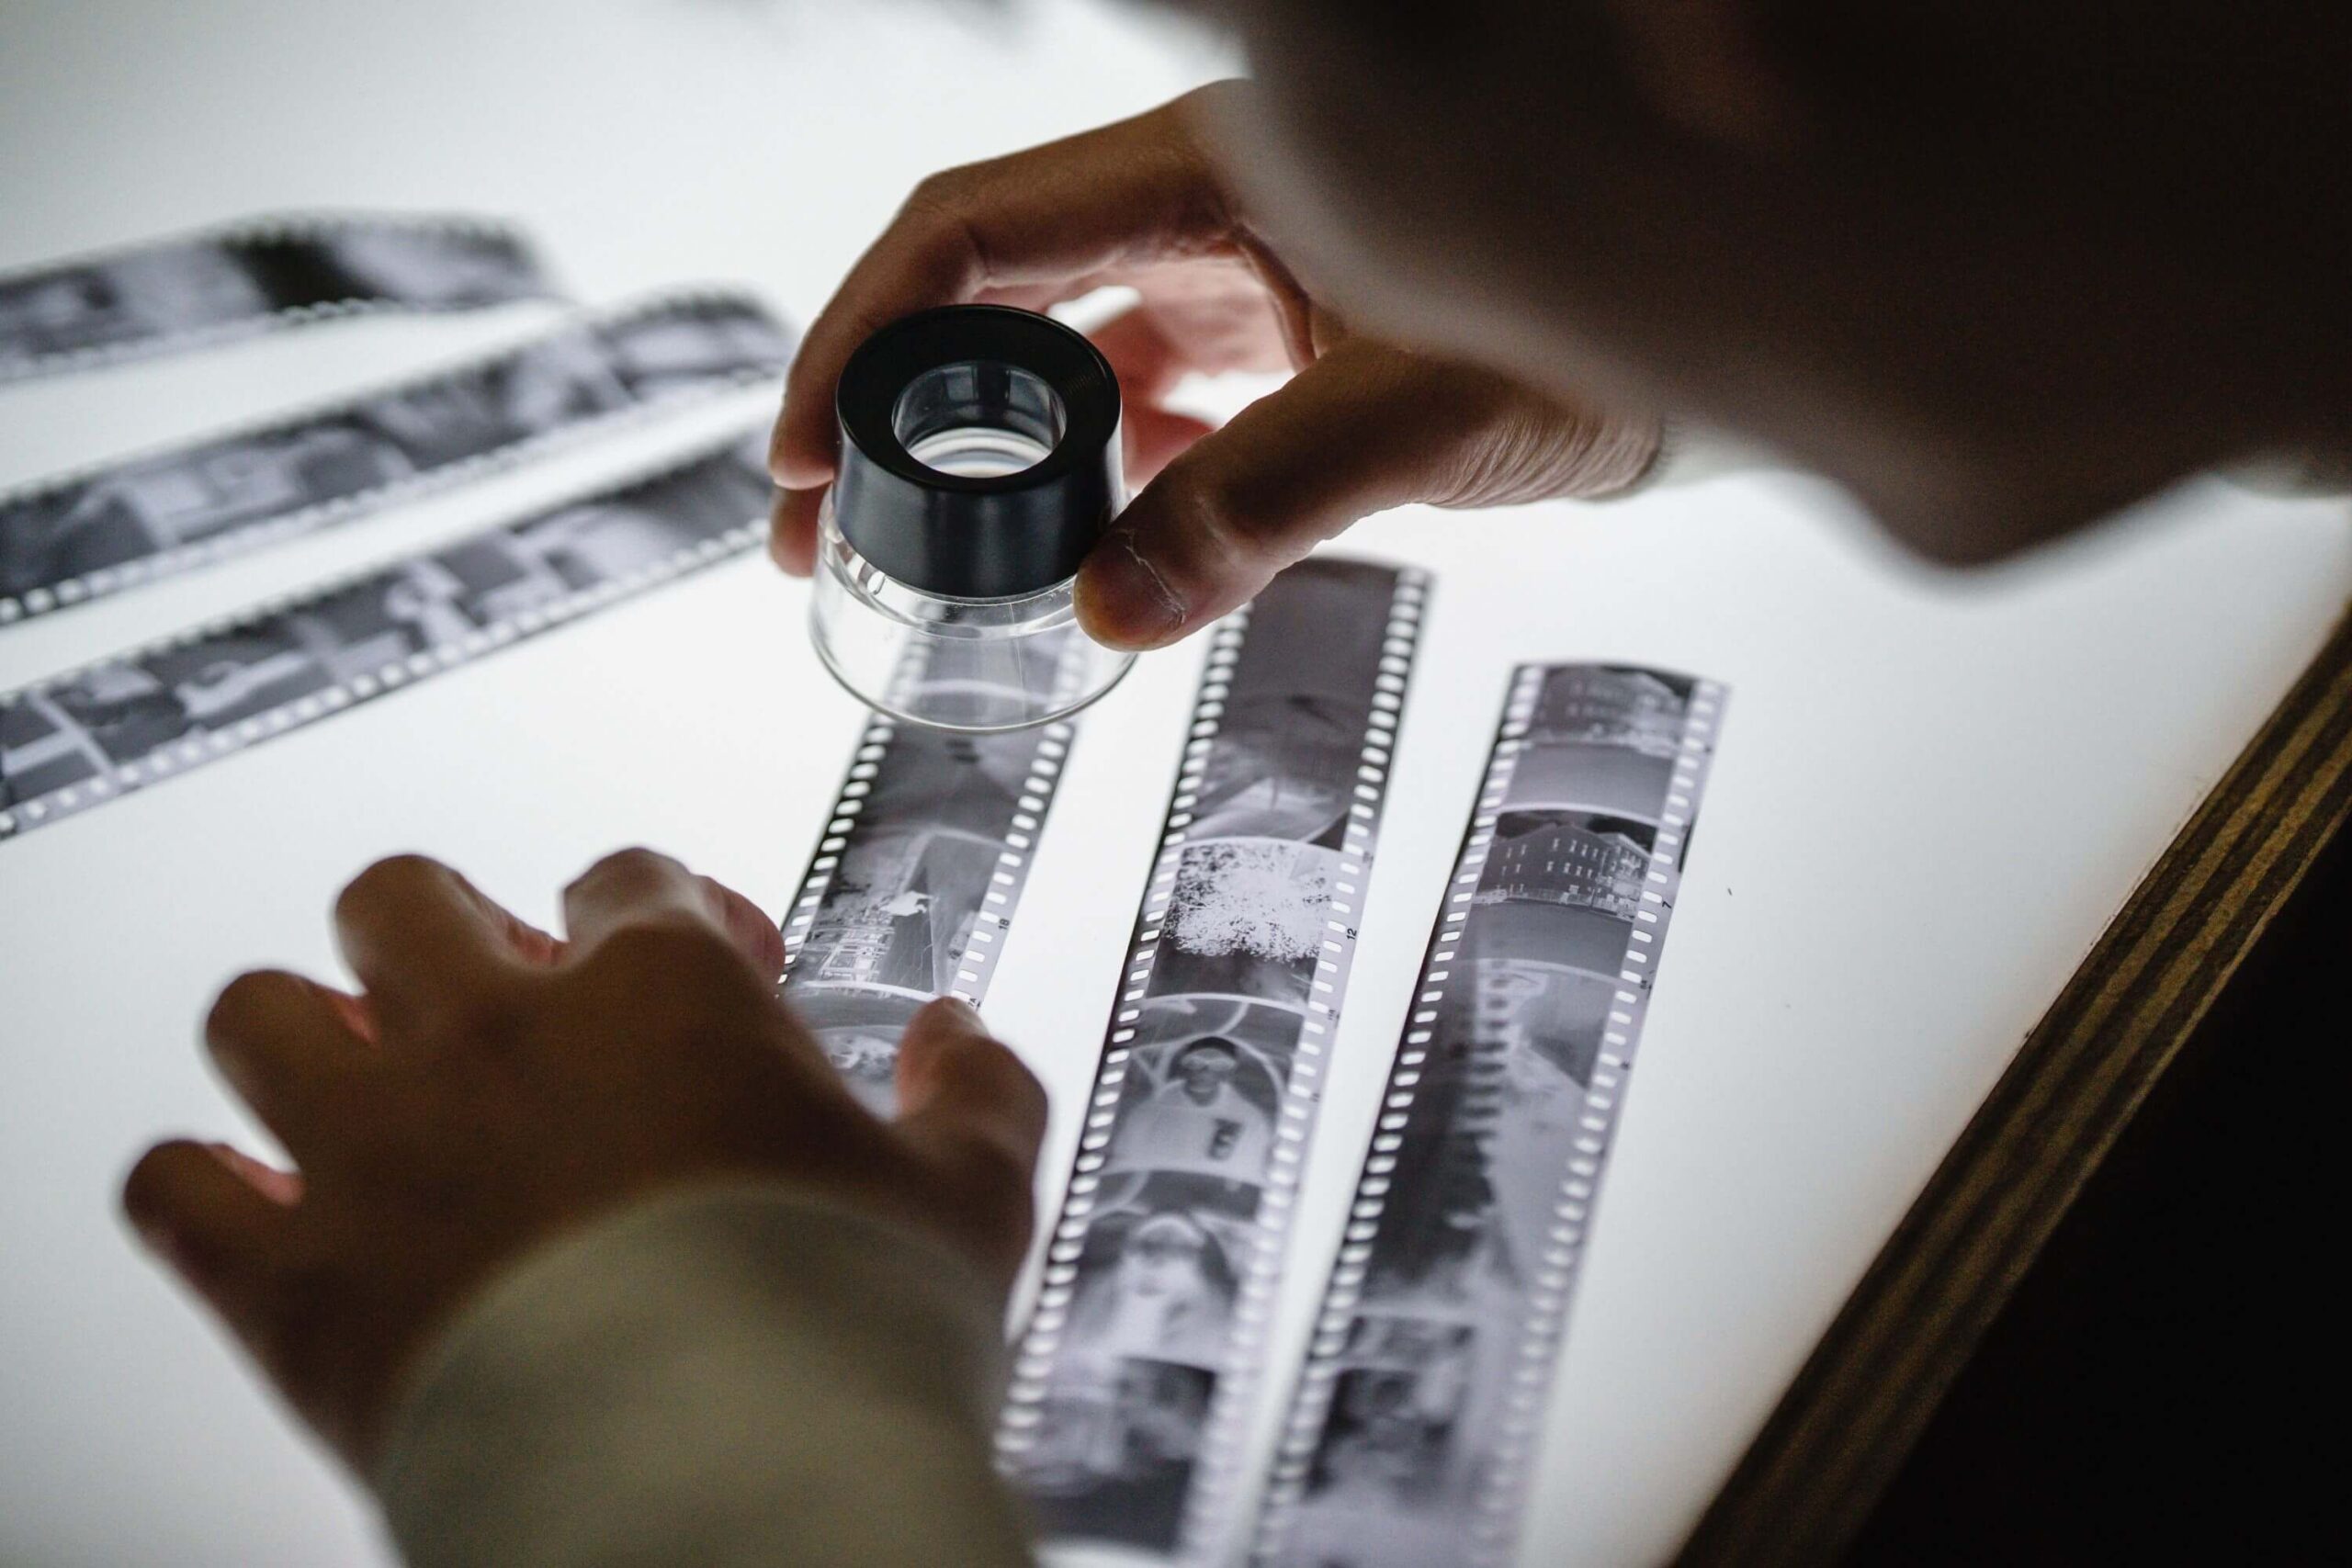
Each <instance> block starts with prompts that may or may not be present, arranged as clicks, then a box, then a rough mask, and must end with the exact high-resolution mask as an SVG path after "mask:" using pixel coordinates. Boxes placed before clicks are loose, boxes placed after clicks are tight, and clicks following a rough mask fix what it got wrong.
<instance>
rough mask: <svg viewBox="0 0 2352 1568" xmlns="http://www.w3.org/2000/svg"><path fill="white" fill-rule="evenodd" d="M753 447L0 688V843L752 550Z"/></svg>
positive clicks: (739, 445) (756, 471) (767, 492)
mask: <svg viewBox="0 0 2352 1568" xmlns="http://www.w3.org/2000/svg"><path fill="white" fill-rule="evenodd" d="M773 493H774V492H773V488H772V486H771V484H770V482H769V479H768V477H767V473H766V468H765V463H764V449H763V446H762V444H761V442H760V440H759V438H757V437H753V436H748V435H738V436H735V437H731V438H730V439H729V442H728V443H727V444H726V445H725V446H722V447H719V448H717V449H715V450H711V451H707V452H706V453H704V454H703V455H701V456H699V457H695V458H692V459H690V460H688V461H686V462H684V463H683V464H680V465H678V466H675V467H672V468H664V469H662V470H661V471H659V472H656V473H653V474H651V475H649V476H647V477H645V478H642V479H636V480H634V481H632V482H630V483H628V484H625V485H622V486H619V487H616V488H615V489H611V490H607V491H602V492H599V493H597V494H595V495H593V496H590V497H588V498H586V499H583V500H581V501H576V502H570V503H568V504H566V505H563V506H560V507H557V508H555V509H554V510H552V511H548V512H545V513H538V514H537V515H534V516H530V517H526V518H523V519H520V520H518V521H515V522H511V523H503V524H500V525H496V526H494V527H490V528H485V529H483V530H481V532H479V533H476V534H473V535H469V536H467V537H465V538H463V539H460V540H458V541H457V542H456V543H453V544H448V545H444V546H442V547H439V548H437V549H433V550H428V551H424V552H422V553H420V554H417V555H414V556H411V557H409V558H406V559H403V560H399V561H395V562H393V563H391V564H390V565H387V566H381V567H377V568H374V569H371V570H368V571H366V572H363V573H361V574H359V575H357V576H355V577H351V578H347V579H345V580H343V581H339V582H336V583H333V584H329V585H326V586H324V587H320V588H314V589H311V590H308V591H306V592H301V593H300V594H296V595H293V596H290V597H288V598H285V599H280V600H277V601H273V602H272V603H269V604H263V605H260V606H257V607H255V608H254V609H251V610H248V611H245V612H243V613H242V614H240V615H235V616H232V617H229V618H226V619H223V620H220V621H215V622H212V623H210V624H209V625H207V626H200V627H198V628H197V629H196V630H194V631H191V632H188V633H186V634H183V635H181V636H179V637H172V638H169V639H167V640H165V641H163V642H159V643H155V644H153V645H151V646H149V647H147V648H145V649H140V650H138V651H136V652H132V653H128V654H123V655H121V656H119V657H117V658H113V659H108V660H102V661H101V662H99V663H96V664H92V665H87V666H85V667H84V668H82V669H80V670H76V671H71V672H69V673H67V674H64V675H60V676H56V677H53V678H51V679H50V680H46V681H43V682H39V683H37V684H35V685H32V686H28V687H25V688H23V689H20V690H18V691H15V692H10V693H6V694H0V839H5V838H7V837H10V836H12V835H14V834H17V833H23V832H26V831H28V830H30V829H34V828H39V827H41V826H43V825H45V824H47V823H51V822H54V821H57V820H58V819H60V818H64V817H69V816H72V815H74V813H76V812H79V811H84V810H87V809H88V808H90V807H94V806H98V805H101V804H103V803H105V802H107V801H108V800H112V799H115V798H117V797H119V796H120V795H127V794H129V793H130V792H131V791H134V790H139V789H145V788H148V787H150V786H151V785H153V784H158V783H161V782H162V781H164V780H165V779H168V778H171V777H174V776H175V775H177V774H179V773H186V772H187V771H188V770H189V769H191V768H197V767H201V766H203V765H204V764H205V763H207V762H209V761H215V760H216V759H218V758H220V757H222V756H225V755H227V754H228V753H230V752H232V751H235V750H242V749H243V748H244V747H247V746H252V745H254V744H257V743H259V742H261V741H264V740H266V739H270V738H272V737H274V736H277V735H280V734H283V733H285V732H286V731H287V730H289V729H294V728H300V727H301V726H303V725H307V724H311V723H315V722H317V721H318V720H320V719H322V718H325V717H327V716H330V715H333V714H336V713H340V712H342V711H344V710H345V709H346V708H349V707H352V706H354V705H357V704H360V703H364V702H368V701H370V700H372V699H374V698H376V697H379V696H381V695H383V694H386V693H388V692H390V691H394V690H397V689H398V688H400V687H402V686H405V685H409V684H412V683H413V682H418V681H423V680H426V679H429V678H431V677H433V676H435V675H437V674H439V673H440V672H442V671H445V670H447V669H449V668H451V667H453V666H455V665H458V664H462V663H464V662H466V661H468V660H472V659H476V658H479V657H481V655H483V654H485V653H489V652H492V651H493V650H495V649H500V648H503V647H505V646H507V645H508V644H510V643H514V642H516V641H519V640H521V639H523V638H525V637H533V636H536V635H537V634H538V633H540V632H543V631H547V630H548V629H550V628H552V627H554V626H560V625H562V624H564V623H565V622H567V621H570V620H573V619H575V618H577V617H579V616H581V615H587V614H590V613H592V612H594V611H595V610H597V609H600V608H602V607H603V606H605V605H606V604H611V603H613V602H614V601H616V600H618V599H623V598H626V597H628V596H629V595H631V594H634V593H637V592H642V591H644V590H645V589H648V588H650V587H651V586H653V585H654V584H657V583H660V582H664V581H669V580H671V579H673V578H675V577H678V576H680V575H682V574H684V573H686V572H689V571H693V570H696V569H698V568H700V567H704V566H707V565H709V564H711V563H713V562H715V561H718V560H723V559H725V558H728V557H729V556H733V555H737V554H740V553H741V552H742V551H744V550H747V549H750V548H751V547H753V546H754V545H755V544H757V543H758V542H759V540H760V539H761V538H762V537H763V536H764V535H765V532H766V514H767V507H768V502H769V499H770V497H771V495H772V494H773Z"/></svg>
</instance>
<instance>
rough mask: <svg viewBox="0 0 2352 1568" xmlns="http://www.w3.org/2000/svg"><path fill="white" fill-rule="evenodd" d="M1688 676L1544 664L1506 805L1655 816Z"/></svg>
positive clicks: (1677, 741)
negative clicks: (1550, 667)
mask: <svg viewBox="0 0 2352 1568" xmlns="http://www.w3.org/2000/svg"><path fill="white" fill-rule="evenodd" d="M1693 684H1694V683H1693V682H1691V679H1690V678H1689V677H1688V676H1684V675H1673V674H1668V673H1666V672H1664V671H1656V670H1635V669H1630V668H1627V667H1625V666H1623V665H1613V664H1568V665H1562V666H1560V667H1559V668H1557V669H1555V670H1553V671H1549V672H1548V673H1547V674H1546V675H1545V677H1544V684H1543V687H1542V690H1541V692H1540V693H1539V694H1538V695H1537V698H1536V703H1535V711H1534V714H1533V716H1532V717H1531V719H1530V720H1529V722H1528V730H1527V735H1526V738H1525V740H1524V742H1523V744H1522V746H1521V750H1520V752H1519V756H1518V759H1517V761H1515V763H1514V764H1513V766H1512V769H1511V778H1510V790H1509V792H1508V793H1507V794H1506V795H1505V796H1504V800H1503V804H1504V806H1505V807H1507V808H1509V809H1513V810H1516V809H1521V808H1529V807H1552V808H1555V809H1566V810H1578V811H1591V812H1598V813H1600V814H1602V815H1604V816H1616V817H1630V818H1635V819H1637V820H1640V821H1645V822H1656V821H1657V814H1658V811H1659V809H1660V807H1663V806H1664V805H1665V803H1666V795H1667V784H1668V780H1670V779H1671V778H1672V777H1673V776H1674V759H1675V755H1676V753H1677V751H1678V750H1679V748H1680V746H1681V744H1682V727H1683V721H1684V717H1685V715H1686V712H1687V709H1688V705H1689V703H1690V700H1691V691H1692V689H1693Z"/></svg>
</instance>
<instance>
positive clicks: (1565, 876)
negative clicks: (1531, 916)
mask: <svg viewBox="0 0 2352 1568" xmlns="http://www.w3.org/2000/svg"><path fill="white" fill-rule="evenodd" d="M1649 863H1650V855H1649V851H1648V850H1646V849H1645V848H1644V847H1643V846H1642V845H1641V844H1639V843H1637V842H1636V841H1634V840H1633V839H1632V838H1630V837H1628V836H1627V835H1625V834H1624V833H1623V832H1619V831H1617V830H1615V829H1605V828H1599V827H1589V826H1587V825H1586V823H1585V822H1584V821H1583V820H1581V819H1577V818H1570V819H1567V820H1563V821H1558V822H1552V823H1547V824H1545V825H1544V826H1542V827H1538V828H1536V829H1532V831H1529V832H1526V833H1522V834H1521V835H1519V836H1518V837H1516V838H1512V839H1498V840H1496V842H1495V846H1494V849H1493V851H1492V852H1490V854H1489V855H1488V858H1487V873H1486V875H1485V876H1484V877H1482V878H1481V879H1480V883H1479V887H1478V892H1477V895H1476V898H1475V899H1474V900H1473V902H1475V903H1479V904H1501V903H1539V904H1566V905H1572V906H1576V907H1579V908H1588V909H1597V910H1600V911H1601V912H1602V913H1604V914H1609V915H1613V916H1615V917H1616V918H1617V919H1622V920H1630V919H1633V918H1634V910H1635V909H1636V908H1639V907H1640V904H1641V901H1642V879H1643V877H1644V875H1645V874H1646V873H1647V872H1648V870H1649Z"/></svg>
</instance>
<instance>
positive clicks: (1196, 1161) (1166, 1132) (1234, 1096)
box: [1107, 997, 1305, 1183]
mask: <svg viewBox="0 0 2352 1568" xmlns="http://www.w3.org/2000/svg"><path fill="white" fill-rule="evenodd" d="M1142 1015H1143V1016H1142V1017H1141V1018H1140V1019H1139V1020H1138V1021H1136V1038H1135V1041H1134V1043H1133V1046H1132V1050H1133V1055H1131V1056H1130V1057H1129V1059H1128V1066H1127V1076H1126V1080H1125V1084H1124V1085H1123V1086H1122V1097H1121V1099H1120V1101H1119V1105H1118V1111H1117V1115H1116V1120H1115V1124H1114V1131H1113V1134H1112V1137H1111V1144H1110V1148H1109V1150H1108V1158H1107V1167H1108V1168H1109V1169H1111V1170H1114V1171H1118V1170H1169V1171H1188V1172H1191V1173H1193V1174H1195V1175H1200V1176H1217V1177H1225V1178H1227V1179H1233V1180H1238V1181H1246V1182H1252V1183H1255V1182H1261V1181H1263V1180H1264V1179H1265V1176H1266V1167H1267V1163H1268V1161H1270V1160H1271V1159H1272V1157H1273V1149H1274V1129H1275V1126H1276V1124H1277V1122H1279V1120H1280V1117H1281V1113H1282V1098H1283V1085H1284V1084H1285V1083H1287V1082H1288V1081H1289V1078H1290V1069H1291V1063H1292V1060H1293V1058H1294V1057H1295V1055H1296V1054H1297V1050H1298V1039H1299V1032H1300V1030H1301V1028H1302V1027H1303V1025H1304V1023H1305V1018H1304V1016H1303V1015H1302V1014H1300V1013H1297V1012H1295V1011H1293V1010H1290V1009H1288V1008H1284V1007H1277V1006H1270V1005H1268V1004H1266V1003H1263V1002H1250V1001H1243V1000H1240V999H1238V998H1227V997H1179V998H1161V999H1155V1000H1152V1001H1148V1002H1146V1003H1145V1004H1144V1006H1143V1009H1142Z"/></svg>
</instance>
